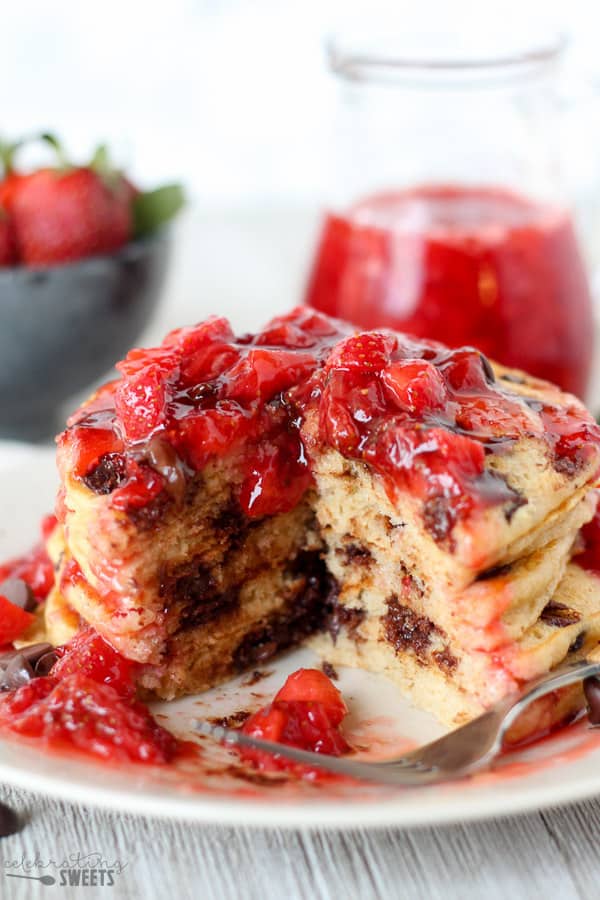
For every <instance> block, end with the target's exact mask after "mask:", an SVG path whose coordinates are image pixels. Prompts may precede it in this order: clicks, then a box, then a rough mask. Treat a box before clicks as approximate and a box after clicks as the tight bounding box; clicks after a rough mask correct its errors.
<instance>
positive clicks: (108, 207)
mask: <svg viewBox="0 0 600 900" xmlns="http://www.w3.org/2000/svg"><path fill="white" fill-rule="evenodd" d="M11 213H12V218H13V222H14V229H15V237H16V243H17V248H18V255H19V258H20V259H21V261H22V262H23V263H25V265H52V264H56V263H61V262H69V261H72V260H76V259H82V258H83V257H86V256H97V255H100V254H103V253H112V252H113V251H115V250H118V249H119V247H122V246H123V245H124V244H126V243H127V241H128V240H129V239H130V238H131V236H132V232H133V217H132V211H131V191H130V189H129V186H128V185H127V183H126V182H125V180H124V179H123V178H122V177H121V176H118V175H117V176H116V177H115V178H114V179H109V178H107V177H105V176H103V175H101V174H99V173H98V172H96V171H94V169H92V168H88V167H82V168H73V169H67V170H62V169H40V170H39V171H37V172H33V173H32V174H31V175H27V176H25V177H23V179H22V181H21V183H20V185H19V187H18V190H17V191H16V192H15V195H14V197H13V198H12V209H11Z"/></svg>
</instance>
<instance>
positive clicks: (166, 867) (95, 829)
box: [0, 788, 600, 900]
mask: <svg viewBox="0 0 600 900" xmlns="http://www.w3.org/2000/svg"><path fill="white" fill-rule="evenodd" d="M0 799H2V800H4V801H5V802H8V803H10V804H11V805H13V806H14V807H15V808H17V809H19V810H21V811H22V812H23V814H24V815H25V816H26V817H27V819H28V821H27V822H26V824H25V827H24V829H23V830H22V831H21V833H19V834H16V835H13V836H11V837H7V838H3V839H1V840H0V861H1V863H2V867H3V869H2V871H0V897H2V898H5V897H6V898H10V900H30V898H31V900H37V898H40V900H41V898H46V897H48V898H50V897H53V896H54V897H60V898H63V900H77V898H80V897H86V898H94V900H95V898H98V900H100V898H108V897H111V896H114V897H119V900H138V898H139V900H154V898H157V900H164V898H168V897H172V898H173V900H188V898H189V900H192V898H193V900H254V898H256V900H282V898H286V900H300V898H302V900H304V898H306V900H321V898H326V900H353V898H360V900H371V898H373V900H388V898H389V900H391V898H394V900H395V898H401V900H413V898H415V900H416V898H419V900H421V898H422V900H438V898H439V900H470V898H485V900H507V898H510V900H536V898H552V900H598V897H599V896H600V858H599V857H600V802H588V803H584V804H579V805H577V806H573V807H569V808H567V809H564V810H562V811H559V810H554V811H547V812H540V813H536V814H534V815H529V816H521V817H518V818H509V819H505V820H503V821H493V822H482V823H474V824H471V825H453V826H443V827H440V828H422V829H417V830H409V831H402V830H397V829H381V830H378V831H364V832H363V831H350V832H347V833H336V832H331V831H330V832H327V831H316V832H299V831H280V830H277V829H274V830H263V829H257V830H250V829H248V828H245V827H244V825H243V823H240V826H239V828H221V827H217V826H209V825H207V826H199V825H189V824H180V823H175V822H165V821H158V820H153V819H147V818H138V817H134V816H130V815H128V814H127V812H126V811H123V813H119V814H116V813H107V812H99V811H96V810H94V809H91V808H87V807H83V806H78V807H74V806H71V805H69V804H66V803H61V802H59V801H55V800H47V799H44V798H42V797H39V796H34V795H32V794H28V793H25V792H23V791H16V790H10V789H7V788H3V789H0ZM94 852H97V853H100V854H101V855H102V856H103V857H104V858H105V859H106V860H107V861H108V862H114V861H115V860H119V861H120V862H121V863H123V864H124V869H123V871H122V873H121V874H120V875H115V878H114V881H115V883H114V885H113V886H112V887H109V886H104V887H100V886H98V887H81V886H79V887H68V886H67V887H62V886H60V885H59V884H55V885H54V886H45V885H41V884H38V883H37V882H34V881H20V880H16V879H12V878H7V877H6V875H5V873H6V871H10V869H7V868H6V865H7V862H8V863H10V862H11V861H15V860H20V859H21V858H22V856H23V855H24V856H25V857H26V858H28V859H35V856H36V854H37V855H38V857H39V859H40V860H41V861H42V862H47V861H48V860H51V859H54V860H61V859H62V858H63V857H65V856H68V855H70V854H77V853H80V854H81V856H82V857H84V856H85V855H86V854H88V853H94ZM18 871H22V869H19V870H18ZM37 871H38V870H36V872H37ZM39 871H40V872H41V871H48V872H52V871H53V869H52V868H47V869H40V870H39Z"/></svg>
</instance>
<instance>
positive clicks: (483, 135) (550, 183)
mask: <svg viewBox="0 0 600 900" xmlns="http://www.w3.org/2000/svg"><path fill="white" fill-rule="evenodd" d="M563 44H564V42H563V41H562V39H560V38H553V39H549V40H548V41H547V42H545V43H542V44H540V45H539V46H536V47H530V48H522V47H519V48H512V49H511V50H510V51H507V52H505V53H495V54H494V53H490V54H489V55H486V54H485V53H484V52H483V50H481V49H480V50H479V51H477V52H473V51H471V53H470V54H468V55H465V56H464V57H461V58H458V57H456V56H455V55H454V54H453V53H443V52H440V51H438V52H437V55H436V54H429V55H428V54H426V53H422V54H420V53H419V44H418V42H415V41H414V40H413V41H411V42H410V43H407V44H406V45H405V46H404V47H402V45H401V44H399V42H398V41H397V40H396V39H394V38H391V37H389V36H388V37H387V38H385V39H382V38H381V37H380V36H378V37H376V38H375V39H370V40H369V39H367V38H366V37H365V36H364V35H360V37H359V38H358V39H357V38H356V37H355V36H345V37H343V38H338V39H336V40H334V41H332V43H331V44H330V46H329V62H330V65H331V69H332V71H333V73H334V74H335V76H336V78H337V81H338V86H339V89H340V102H339V105H338V116H337V119H336V122H335V135H334V140H333V141H332V144H331V146H332V150H333V167H332V175H331V179H330V184H331V197H330V200H329V203H328V205H327V209H326V212H325V215H324V219H323V223H322V229H321V233H320V237H319V239H318V244H317V247H316V250H315V257H314V262H313V265H312V270H311V273H310V277H309V281H308V285H307V294H306V302H308V303H309V304H311V305H312V306H314V307H316V308H317V309H320V310H322V311H323V312H326V313H329V314H331V315H334V316H338V317H340V318H343V319H347V320H349V321H351V322H354V323H355V324H356V325H358V326H361V327H364V328H374V327H378V326H388V327H392V328H397V329H400V330H402V331H406V332H410V333H412V334H415V335H418V336H421V337H428V338H434V339H438V340H440V341H443V342H444V343H446V344H449V345H450V346H460V345H463V344H470V345H474V346H476V347H478V348H479V349H481V350H482V351H483V352H484V353H486V354H488V355H489V356H491V357H492V358H493V359H496V360H498V361H500V362H502V363H504V364H506V365H508V366H514V367H516V368H522V369H525V370H526V371H528V372H530V373H532V374H534V375H537V376H540V377H542V378H546V379H548V380H550V381H553V382H555V383H557V384H559V385H560V386H561V387H562V388H564V389H565V390H568V391H572V392H573V393H575V394H578V395H579V396H584V394H585V391H586V387H587V383H588V378H589V375H590V367H591V362H592V350H593V346H592V345H593V316H592V302H591V298H590V289H589V284H588V276H587V272H586V267H585V265H584V261H583V257H582V253H581V250H580V247H579V243H578V237H577V229H576V227H575V224H574V217H573V215H572V212H571V209H570V203H569V197H568V196H567V194H568V191H567V189H566V181H565V179H564V177H563V176H564V173H563V168H562V165H561V152H560V145H561V141H560V129H561V123H560V118H559V116H560V112H561V104H560V98H559V93H558V89H557V73H558V72H559V68H560V62H561V56H562V51H563Z"/></svg>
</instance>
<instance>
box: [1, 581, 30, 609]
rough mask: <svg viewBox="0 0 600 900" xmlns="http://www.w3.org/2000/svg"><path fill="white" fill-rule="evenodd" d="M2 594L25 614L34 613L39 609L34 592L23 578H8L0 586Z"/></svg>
mask: <svg viewBox="0 0 600 900" xmlns="http://www.w3.org/2000/svg"><path fill="white" fill-rule="evenodd" d="M0 594H2V596H3V597H6V599H7V600H9V601H10V603H14V605H15V606H19V607H20V608H21V609H24V610H25V612H33V610H34V609H36V608H37V603H36V600H35V597H34V596H33V591H32V590H31V588H30V587H29V585H28V584H27V583H26V582H25V581H23V579H22V578H7V579H6V581H3V582H2V583H1V584H0Z"/></svg>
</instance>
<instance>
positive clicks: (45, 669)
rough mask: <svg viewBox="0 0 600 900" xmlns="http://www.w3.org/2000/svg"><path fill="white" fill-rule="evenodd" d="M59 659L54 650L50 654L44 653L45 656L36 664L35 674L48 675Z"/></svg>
mask: <svg viewBox="0 0 600 900" xmlns="http://www.w3.org/2000/svg"><path fill="white" fill-rule="evenodd" d="M57 659H58V654H57V653H56V652H55V651H54V650H50V651H49V652H48V653H44V655H43V656H40V658H39V659H38V660H37V662H36V663H35V669H34V671H35V674H36V675H48V674H49V673H50V670H51V669H52V666H53V665H54V663H55V662H56V660H57Z"/></svg>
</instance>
